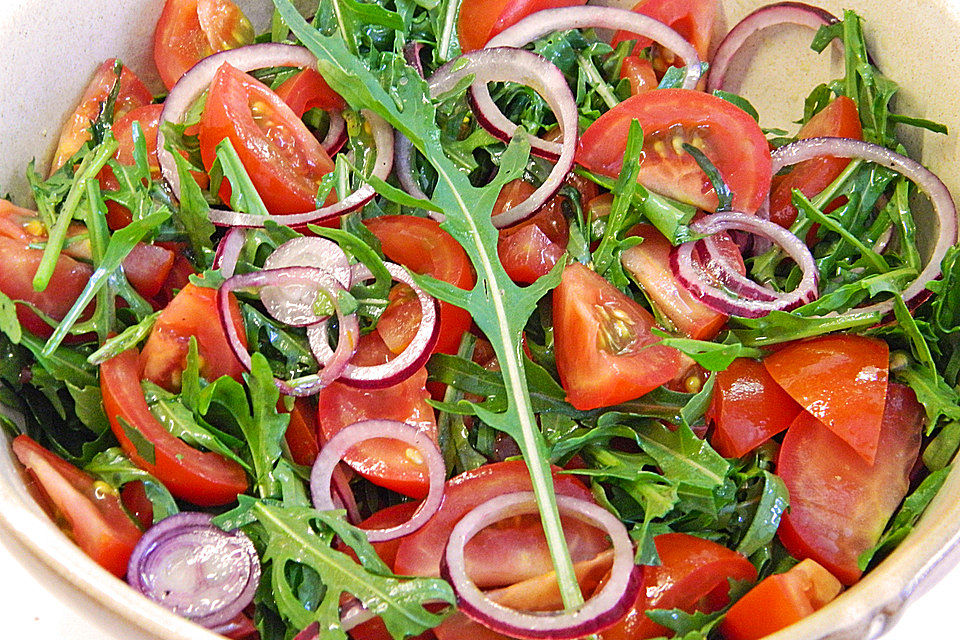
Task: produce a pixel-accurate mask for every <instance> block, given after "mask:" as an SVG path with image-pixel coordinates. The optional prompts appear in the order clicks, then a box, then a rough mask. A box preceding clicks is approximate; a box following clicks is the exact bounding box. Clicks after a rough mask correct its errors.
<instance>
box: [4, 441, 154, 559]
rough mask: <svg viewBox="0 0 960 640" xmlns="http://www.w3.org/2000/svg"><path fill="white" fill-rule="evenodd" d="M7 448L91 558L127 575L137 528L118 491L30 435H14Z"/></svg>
mask: <svg viewBox="0 0 960 640" xmlns="http://www.w3.org/2000/svg"><path fill="white" fill-rule="evenodd" d="M11 446H12V448H13V453H14V455H16V456H17V459H18V460H20V463H21V464H22V465H23V466H24V467H26V469H27V471H28V472H29V474H30V477H31V478H32V479H33V480H34V481H35V482H36V485H35V488H37V489H39V493H40V497H41V498H42V499H41V501H40V502H41V504H42V505H43V506H44V507H45V508H46V510H47V511H48V512H49V513H50V518H51V519H52V520H53V521H54V522H56V523H57V524H58V525H59V526H60V528H61V529H63V531H64V533H66V534H67V535H68V536H69V537H70V539H71V540H73V541H74V542H75V543H76V544H77V546H78V547H80V548H81V549H83V551H84V553H86V554H87V555H88V556H90V557H91V558H92V559H93V560H94V562H96V563H97V564H99V565H100V566H101V567H103V568H104V569H106V570H107V571H109V572H110V573H112V574H113V575H115V576H117V577H123V576H124V575H126V573H127V562H128V561H129V559H130V554H131V553H132V552H133V548H134V547H135V546H136V544H137V542H138V541H139V540H140V536H141V532H140V529H139V528H137V525H136V524H134V522H133V520H131V519H130V517H129V516H128V515H127V513H126V511H124V510H123V506H122V505H121V504H120V498H119V496H118V495H117V493H116V492H115V491H113V490H112V488H111V487H110V486H109V485H107V484H106V483H104V482H100V481H97V480H95V479H94V478H93V477H91V476H90V475H89V474H87V473H85V472H83V471H81V470H80V469H78V468H76V467H75V466H73V465H72V464H70V463H69V462H67V461H66V460H64V459H62V458H60V457H59V456H57V455H55V454H53V453H51V452H50V451H47V450H46V449H44V448H43V447H41V446H40V445H39V444H37V443H36V442H35V441H34V440H32V439H31V438H30V437H28V436H25V435H20V436H17V437H16V438H14V439H13V442H12V443H11Z"/></svg>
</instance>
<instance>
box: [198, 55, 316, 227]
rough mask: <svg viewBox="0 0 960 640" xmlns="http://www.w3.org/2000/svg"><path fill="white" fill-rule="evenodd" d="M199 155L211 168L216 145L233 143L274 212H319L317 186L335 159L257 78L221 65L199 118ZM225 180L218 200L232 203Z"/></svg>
mask: <svg viewBox="0 0 960 640" xmlns="http://www.w3.org/2000/svg"><path fill="white" fill-rule="evenodd" d="M199 135H200V156H201V158H202V159H203V166H204V167H205V168H206V169H207V171H209V170H210V168H211V167H212V166H213V163H214V160H215V159H216V153H217V152H216V147H217V145H218V144H219V143H220V142H221V141H223V140H225V139H229V140H230V142H231V143H232V144H233V148H234V149H236V151H237V156H238V157H239V158H240V162H241V163H243V167H244V169H246V170H247V173H248V174H249V175H250V180H251V181H252V182H253V185H254V186H255V187H256V189H257V192H258V193H259V194H260V197H261V198H262V199H263V203H264V204H265V205H266V207H267V210H269V211H270V213H273V214H286V213H302V212H304V211H311V210H313V209H316V198H317V188H318V186H319V183H320V181H321V179H322V178H323V176H325V175H326V174H328V173H330V172H331V171H333V160H331V159H330V156H329V155H328V154H327V152H326V151H324V149H323V147H322V146H321V145H320V143H319V142H318V141H317V139H316V138H315V137H314V136H313V134H312V133H310V130H309V129H307V126H306V125H305V124H303V121H301V120H300V118H298V117H297V115H296V114H295V113H294V112H293V111H292V110H291V109H290V107H288V106H287V105H286V103H284V101H283V100H281V99H280V97H279V96H277V94H275V93H274V92H273V91H271V90H270V89H269V88H267V86H266V85H264V84H263V83H262V82H260V81H259V80H257V79H255V78H254V77H253V76H251V75H248V74H246V73H243V72H242V71H239V70H237V69H236V68H234V67H232V66H231V65H229V64H223V65H222V66H221V67H220V68H219V69H218V70H217V74H216V76H215V77H214V79H213V83H212V84H211V85H210V92H209V94H208V97H207V104H206V107H205V108H204V110H203V115H202V116H201V118H200V129H199ZM230 193H231V191H230V184H229V181H228V180H224V181H223V183H222V185H221V187H220V193H219V195H220V198H221V199H222V200H223V201H224V202H230Z"/></svg>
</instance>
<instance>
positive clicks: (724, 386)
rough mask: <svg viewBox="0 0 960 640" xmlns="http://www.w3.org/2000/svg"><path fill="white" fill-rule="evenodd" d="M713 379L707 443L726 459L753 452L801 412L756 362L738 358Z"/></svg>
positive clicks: (785, 427)
mask: <svg viewBox="0 0 960 640" xmlns="http://www.w3.org/2000/svg"><path fill="white" fill-rule="evenodd" d="M716 376H717V377H716V381H715V382H714V386H713V399H712V400H711V401H710V408H709V409H708V410H707V414H706V419H707V422H708V423H713V432H712V433H711V435H710V444H711V445H713V448H714V449H716V450H717V453H719V454H720V455H722V456H724V457H726V458H739V457H740V456H743V455H746V454H747V453H749V452H750V451H753V449H755V448H756V447H758V446H759V445H761V444H763V443H764V442H766V441H767V440H769V439H770V438H772V437H773V436H775V435H777V434H778V433H780V432H781V431H785V430H786V429H787V427H789V426H790V424H791V423H793V421H794V420H795V419H796V417H797V414H799V413H800V412H801V411H803V409H802V407H800V405H799V404H797V402H796V400H794V399H793V398H791V397H790V396H789V395H787V393H786V392H785V391H784V390H783V389H782V388H781V387H780V385H778V384H777V383H776V382H774V380H773V378H772V377H770V374H769V373H768V372H767V369H766V367H764V366H763V363H761V362H758V361H757V360H751V359H750V358H737V359H736V360H734V361H733V362H732V363H731V364H730V366H729V367H727V368H726V369H725V370H723V371H720V372H719V373H717V374H716Z"/></svg>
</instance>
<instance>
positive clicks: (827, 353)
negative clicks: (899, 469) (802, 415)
mask: <svg viewBox="0 0 960 640" xmlns="http://www.w3.org/2000/svg"><path fill="white" fill-rule="evenodd" d="M889 358H890V350H889V347H888V346H887V343H886V342H884V341H883V340H879V339H877V338H867V337H864V336H857V335H829V336H823V337H820V338H814V339H813V340H806V341H803V342H796V343H793V344H791V345H789V346H787V347H784V348H783V349H780V350H779V351H777V352H776V353H773V354H772V355H770V356H769V357H767V358H766V360H764V362H763V364H764V366H765V367H766V368H767V371H769V372H770V375H771V376H772V377H773V379H774V380H775V381H776V382H777V384H779V385H780V386H781V387H783V389H784V391H786V392H787V393H788V394H790V396H791V397H792V398H793V399H794V400H796V401H797V402H799V403H800V406H802V407H803V408H804V409H806V410H807V411H809V412H810V413H811V414H812V415H813V416H814V417H815V418H817V419H818V420H820V421H821V422H822V423H823V424H825V425H826V426H827V428H828V429H830V430H831V431H833V432H834V433H835V434H837V436H839V437H840V439H841V440H843V441H844V442H846V443H847V444H849V445H850V446H851V447H853V448H854V450H855V451H856V452H857V453H859V454H860V455H861V456H863V459H864V460H866V461H867V463H868V464H873V461H874V459H875V458H876V454H877V446H878V443H879V440H880V428H881V424H882V422H883V407H884V403H885V401H886V395H887V377H888V371H889Z"/></svg>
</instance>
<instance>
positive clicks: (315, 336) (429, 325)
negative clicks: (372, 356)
mask: <svg viewBox="0 0 960 640" xmlns="http://www.w3.org/2000/svg"><path fill="white" fill-rule="evenodd" d="M384 266H385V267H386V268H387V271H389V272H390V275H391V276H393V279H394V280H396V281H398V282H402V283H404V284H406V285H408V286H409V287H410V288H411V289H413V292H414V293H415V294H416V295H417V300H419V301H420V326H419V327H418V328H417V333H416V334H415V335H414V336H413V339H412V340H411V341H410V344H408V345H407V347H406V348H405V349H404V350H403V351H401V352H400V353H399V354H397V357H396V358H394V359H393V360H391V361H390V362H387V363H384V364H378V365H370V366H360V365H355V364H347V365H346V366H345V367H344V369H343V371H342V373H341V374H340V382H343V383H344V384H348V385H350V386H352V387H358V388H361V389H382V388H384V387H390V386H393V385H395V384H397V383H399V382H402V381H404V380H406V379H407V378H409V377H410V376H412V375H413V374H414V373H415V372H416V371H417V370H418V369H419V368H420V367H422V366H423V365H424V363H426V361H427V359H428V358H429V357H430V354H431V353H432V351H433V347H434V346H435V345H436V344H437V338H438V337H439V335H440V323H439V322H438V312H437V301H436V300H434V299H433V298H432V297H430V296H429V295H427V293H426V292H425V291H424V290H423V289H421V288H420V287H419V286H417V284H416V282H414V280H413V277H412V276H411V275H410V273H409V272H408V271H407V270H406V269H405V268H403V267H401V266H400V265H398V264H394V263H392V262H385V263H384ZM307 338H308V339H309V340H310V348H311V349H312V350H313V355H314V356H315V357H316V358H317V362H319V363H321V364H327V362H329V360H330V358H331V357H332V355H333V352H332V350H331V349H330V345H329V344H327V324H326V322H321V323H318V324H315V325H312V326H310V327H307Z"/></svg>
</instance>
